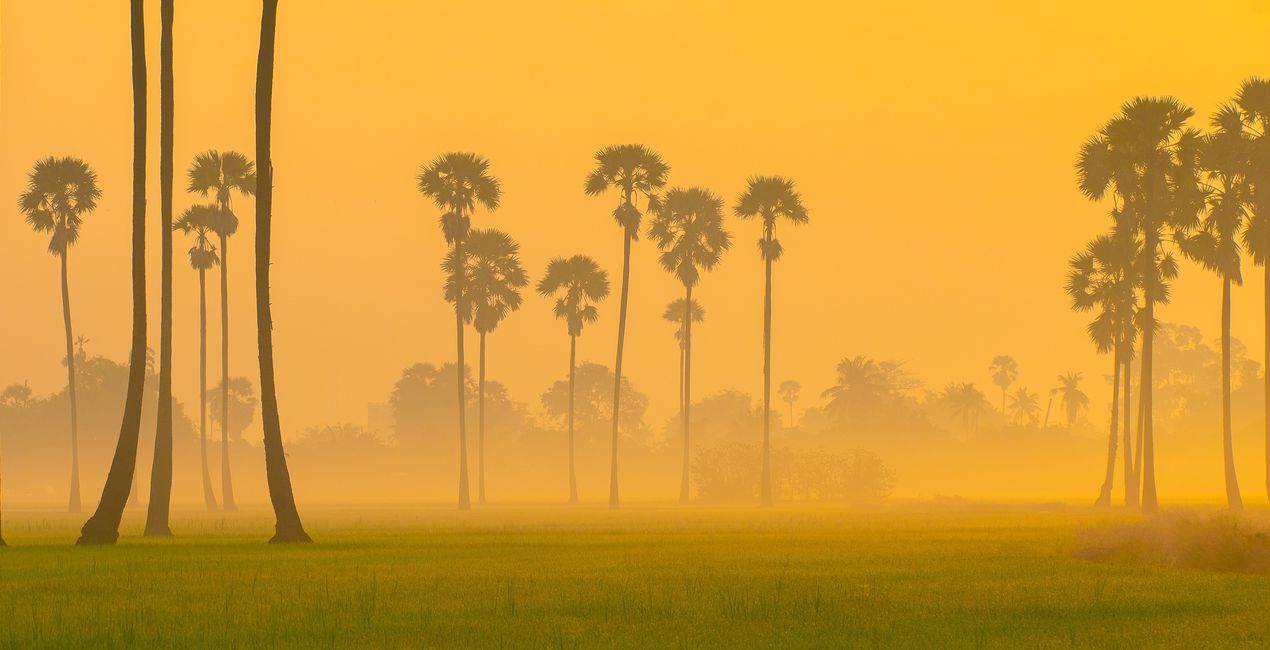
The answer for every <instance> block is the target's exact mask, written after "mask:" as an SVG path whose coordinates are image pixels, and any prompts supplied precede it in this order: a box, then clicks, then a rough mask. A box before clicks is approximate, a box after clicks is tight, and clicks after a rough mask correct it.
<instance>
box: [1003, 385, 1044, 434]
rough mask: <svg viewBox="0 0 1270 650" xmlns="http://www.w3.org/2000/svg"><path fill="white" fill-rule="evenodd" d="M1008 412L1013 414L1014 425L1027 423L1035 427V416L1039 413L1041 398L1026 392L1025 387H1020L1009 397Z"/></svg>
mask: <svg viewBox="0 0 1270 650" xmlns="http://www.w3.org/2000/svg"><path fill="white" fill-rule="evenodd" d="M1010 412H1011V413H1013V414H1014V422H1015V423H1016V424H1023V423H1025V422H1027V423H1030V424H1031V425H1032V426H1036V419H1037V416H1039V415H1040V413H1041V398H1040V396H1039V395H1037V394H1036V393H1033V392H1030V391H1028V389H1027V387H1026V386H1021V387H1019V389H1018V390H1016V391H1014V394H1013V395H1011V396H1010Z"/></svg>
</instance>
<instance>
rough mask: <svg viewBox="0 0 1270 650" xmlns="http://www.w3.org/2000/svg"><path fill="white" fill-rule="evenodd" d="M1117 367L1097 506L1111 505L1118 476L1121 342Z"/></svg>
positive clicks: (1116, 352) (1114, 358) (1112, 375)
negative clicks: (1104, 464)
mask: <svg viewBox="0 0 1270 650" xmlns="http://www.w3.org/2000/svg"><path fill="white" fill-rule="evenodd" d="M1112 357H1113V361H1114V364H1115V369H1114V370H1113V371H1112V373H1111V435H1110V436H1108V438H1107V473H1106V475H1105V476H1104V477H1103V480H1102V489H1101V490H1100V491H1099V492H1098V500H1097V501H1095V502H1094V505H1095V506H1101V507H1107V506H1110V505H1111V488H1112V484H1113V483H1114V482H1115V478H1116V440H1117V439H1116V435H1117V434H1118V433H1119V431H1117V427H1118V426H1119V424H1120V411H1119V408H1120V344H1119V343H1117V344H1116V348H1115V350H1114V351H1113V352H1112Z"/></svg>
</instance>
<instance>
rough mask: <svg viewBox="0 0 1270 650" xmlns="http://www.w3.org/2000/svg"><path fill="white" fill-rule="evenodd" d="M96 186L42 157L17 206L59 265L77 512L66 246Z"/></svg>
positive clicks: (80, 164) (75, 236)
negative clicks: (43, 237)
mask: <svg viewBox="0 0 1270 650" xmlns="http://www.w3.org/2000/svg"><path fill="white" fill-rule="evenodd" d="M99 198H101V189H100V188H98V187H97V174H96V172H94V171H93V170H92V168H91V167H89V166H88V164H87V163H85V162H84V161H82V160H80V159H78V158H53V157H49V158H44V159H43V160H39V161H36V163H35V166H34V167H33V168H32V169H31V172H30V173H29V174H27V185H26V191H25V192H23V193H22V196H21V197H19V199H18V209H19V210H20V211H21V212H22V214H23V215H24V216H25V217H26V222H27V224H29V225H30V226H31V228H32V229H33V230H35V232H37V233H49V245H48V252H49V253H51V254H53V255H56V256H57V257H58V258H59V259H60V261H61V266H62V324H63V327H64V328H65V330H66V386H67V388H66V390H67V393H68V396H69V398H70V400H69V401H70V407H71V408H70V411H71V412H70V416H71V487H70V495H69V500H68V505H67V509H68V510H69V511H70V512H79V511H80V494H79V408H78V406H79V404H78V402H77V401H76V396H75V347H74V341H75V336H74V334H73V332H72V329H71V294H70V282H69V279H68V277H67V275H68V272H67V268H68V264H67V259H68V258H69V257H70V247H71V246H73V245H74V244H75V242H76V241H78V240H79V229H80V227H81V226H82V225H83V220H84V216H85V215H87V214H88V213H89V212H92V211H93V210H94V209H96V207H97V199H99Z"/></svg>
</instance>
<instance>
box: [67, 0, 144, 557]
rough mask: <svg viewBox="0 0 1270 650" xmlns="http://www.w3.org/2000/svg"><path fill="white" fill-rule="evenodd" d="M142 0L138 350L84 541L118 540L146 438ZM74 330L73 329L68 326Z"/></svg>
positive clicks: (137, 1)
mask: <svg viewBox="0 0 1270 650" xmlns="http://www.w3.org/2000/svg"><path fill="white" fill-rule="evenodd" d="M143 4H144V3H143V1H142V0H132V3H131V7H130V9H131V11H130V16H131V27H132V29H131V32H132V351H131V354H130V355H129V357H128V392H127V395H126V397H125V399H124V409H123V418H122V421H121V422H120V424H119V440H118V442H117V444H116V445H115V455H114V458H113V459H111V462H110V472H109V473H108V474H107V475H106V484H105V485H104V486H103V487H102V490H101V500H100V501H99V502H98V503H97V511H96V512H94V513H93V516H92V517H89V518H88V521H86V522H84V526H83V528H81V529H80V534H79V540H78V541H76V542H75V543H76V544H79V545H97V544H114V543H115V541H116V540H118V539H119V520H120V519H122V518H123V510H124V507H126V506H127V505H128V494H129V493H130V492H131V491H132V483H133V477H134V472H135V471H136V464H137V440H138V438H139V437H140V436H141V400H142V397H143V396H144V390H145V375H146V236H145V230H146V54H145V18H144V7H143ZM68 331H69V329H68Z"/></svg>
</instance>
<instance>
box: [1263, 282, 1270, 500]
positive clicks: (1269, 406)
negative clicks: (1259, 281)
mask: <svg viewBox="0 0 1270 650" xmlns="http://www.w3.org/2000/svg"><path fill="white" fill-rule="evenodd" d="M1265 273H1266V296H1265V339H1266V340H1265V345H1266V348H1265V354H1266V364H1265V366H1264V367H1265V368H1267V369H1268V371H1267V373H1266V377H1265V381H1264V382H1263V384H1264V387H1265V413H1266V418H1265V419H1266V423H1265V427H1266V494H1268V495H1270V260H1267V261H1266V264H1265Z"/></svg>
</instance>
